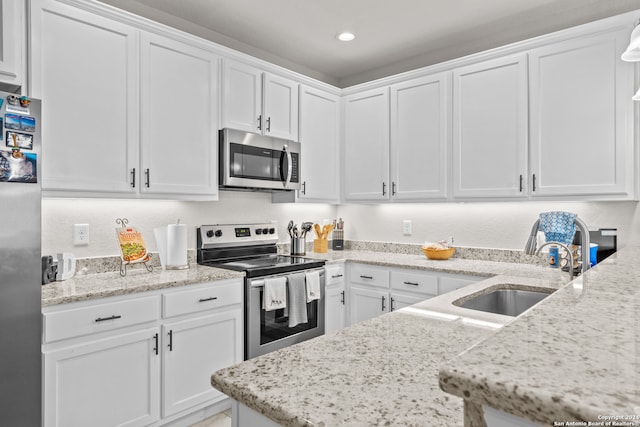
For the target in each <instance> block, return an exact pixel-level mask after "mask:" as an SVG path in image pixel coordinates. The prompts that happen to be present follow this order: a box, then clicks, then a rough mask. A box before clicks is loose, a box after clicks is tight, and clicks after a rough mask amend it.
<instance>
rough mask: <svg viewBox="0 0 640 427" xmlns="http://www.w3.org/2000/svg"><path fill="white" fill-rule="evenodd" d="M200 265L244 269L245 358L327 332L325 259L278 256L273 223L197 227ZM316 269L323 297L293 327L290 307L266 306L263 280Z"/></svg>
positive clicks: (308, 306) (276, 233)
mask: <svg viewBox="0 0 640 427" xmlns="http://www.w3.org/2000/svg"><path fill="white" fill-rule="evenodd" d="M196 239H197V260H198V264H200V265H206V266H212V267H218V268H226V269H229V270H235V271H244V272H245V276H246V278H245V282H244V358H245V360H246V359H251V358H253V357H256V356H259V355H262V354H266V353H269V352H271V351H274V350H277V349H280V348H284V347H288V346H290V345H292V344H295V343H298V342H301V341H305V340H308V339H310V338H314V337H317V336H320V335H322V334H324V306H325V277H324V263H325V262H324V261H322V260H317V259H311V258H305V257H299V256H288V255H279V254H278V253H277V252H278V250H277V246H276V244H277V243H278V230H277V227H276V226H275V224H271V223H262V224H217V225H202V226H200V227H198V228H197V238H196ZM314 270H318V271H319V274H320V295H321V296H320V299H319V300H314V301H311V302H308V303H307V304H306V305H307V307H306V309H307V320H308V321H307V322H306V323H301V324H298V325H296V326H293V327H290V326H289V322H288V310H287V309H286V308H284V309H276V310H271V311H267V310H265V309H264V307H263V289H264V281H265V280H264V279H265V278H267V277H286V278H287V280H289V276H291V275H293V274H299V273H304V272H308V271H314Z"/></svg>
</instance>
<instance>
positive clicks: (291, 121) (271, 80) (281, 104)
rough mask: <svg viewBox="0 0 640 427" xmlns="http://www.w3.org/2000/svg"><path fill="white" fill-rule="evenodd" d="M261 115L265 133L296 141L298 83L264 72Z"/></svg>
mask: <svg viewBox="0 0 640 427" xmlns="http://www.w3.org/2000/svg"><path fill="white" fill-rule="evenodd" d="M262 115H263V117H262V118H263V123H262V129H263V133H264V134H265V135H269V136H274V137H277V138H284V139H289V140H291V141H298V83H296V82H294V81H293V80H289V79H285V78H283V77H279V76H274V75H273V74H269V73H265V74H264V87H263V109H262Z"/></svg>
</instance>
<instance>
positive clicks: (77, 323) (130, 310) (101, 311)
mask: <svg viewBox="0 0 640 427" xmlns="http://www.w3.org/2000/svg"><path fill="white" fill-rule="evenodd" d="M43 317H44V341H45V342H53V341H59V340H63V339H67V338H73V337H79V336H83V335H89V334H94V333H99V332H105V331H110V330H113V329H118V328H124V327H127V326H132V325H137V324H140V323H146V322H153V321H156V320H158V319H159V318H160V305H159V299H158V296H151V297H143V298H135V299H131V300H125V301H117V302H111V303H106V304H97V305H92V306H89V307H82V308H75V309H70V310H61V311H54V312H51V313H44V314H43Z"/></svg>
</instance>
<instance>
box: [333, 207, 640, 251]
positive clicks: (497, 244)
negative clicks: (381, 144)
mask: <svg viewBox="0 0 640 427" xmlns="http://www.w3.org/2000/svg"><path fill="white" fill-rule="evenodd" d="M555 210H564V211H569V212H574V213H577V214H578V216H580V218H582V219H583V220H584V221H585V223H586V224H587V225H588V226H589V228H604V227H614V228H617V229H618V246H619V247H621V246H626V245H639V244H640V212H639V211H638V203H636V202H597V203H596V202H588V203H587V202H561V203H558V202H495V203H488V202H487V203H475V202H474V203H432V204H400V203H396V204H384V205H343V206H339V207H338V215H339V216H341V217H342V218H343V219H344V221H345V238H346V239H349V240H371V241H380V242H384V241H389V242H397V243H423V242H425V241H429V242H434V241H438V240H443V239H448V238H449V237H450V236H453V238H454V244H456V245H459V246H471V247H483V248H500V249H519V250H522V249H524V245H525V243H526V241H527V238H528V237H529V233H530V231H531V226H532V225H533V223H534V222H535V220H536V219H537V218H538V214H539V213H540V212H546V211H555ZM405 219H409V220H412V222H413V234H412V235H411V236H404V235H403V233H402V221H403V220H405Z"/></svg>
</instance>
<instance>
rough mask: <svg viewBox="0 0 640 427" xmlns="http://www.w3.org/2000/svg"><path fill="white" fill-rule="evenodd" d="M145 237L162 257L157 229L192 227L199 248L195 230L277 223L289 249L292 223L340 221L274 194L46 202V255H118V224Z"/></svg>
mask: <svg viewBox="0 0 640 427" xmlns="http://www.w3.org/2000/svg"><path fill="white" fill-rule="evenodd" d="M122 217H125V218H127V219H128V220H129V225H132V226H135V227H138V228H139V229H140V230H141V231H142V235H143V236H144V239H145V243H146V244H147V246H148V247H149V250H151V251H156V242H155V238H154V235H153V229H154V228H155V227H158V226H162V225H167V224H169V223H175V221H176V220H177V219H178V218H179V219H180V222H181V223H183V224H187V225H188V230H189V231H188V232H187V237H188V241H187V248H188V249H194V248H195V246H196V234H195V228H196V226H198V225H202V224H218V223H243V222H247V223H255V222H263V221H271V220H275V221H277V222H278V235H279V238H280V242H281V243H289V236H288V234H287V223H288V222H289V220H291V219H292V220H293V221H294V222H297V223H298V224H299V223H301V222H303V221H314V222H322V221H323V220H325V219H328V220H332V219H333V218H335V217H336V207H335V206H333V205H325V204H308V203H306V204H302V203H300V204H294V203H283V204H279V203H274V204H272V203H271V194H269V193H255V192H252V193H249V192H239V191H222V192H220V200H219V201H217V202H179V201H165V200H113V199H48V198H47V199H44V200H43V201H42V253H43V254H48V255H51V254H55V253H57V252H63V251H64V252H72V253H73V254H74V255H76V257H80V258H85V257H102V256H112V255H118V246H117V244H116V239H115V228H116V227H117V226H118V225H117V224H116V222H115V220H116V218H122ZM84 223H87V224H89V227H90V229H89V240H90V243H89V245H88V246H74V245H73V224H84Z"/></svg>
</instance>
